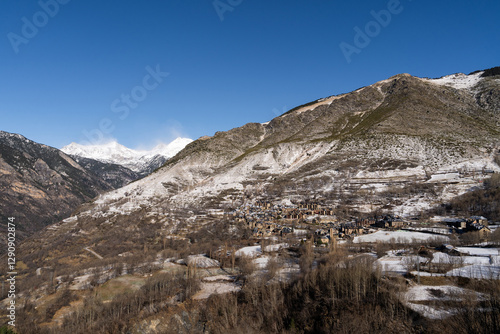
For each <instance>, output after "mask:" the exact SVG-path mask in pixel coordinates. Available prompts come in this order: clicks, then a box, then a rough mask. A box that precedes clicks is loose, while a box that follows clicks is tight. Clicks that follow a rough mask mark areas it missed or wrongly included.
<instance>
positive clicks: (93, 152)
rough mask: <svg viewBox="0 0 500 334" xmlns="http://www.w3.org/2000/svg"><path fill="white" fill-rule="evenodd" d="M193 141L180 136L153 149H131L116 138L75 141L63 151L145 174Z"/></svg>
mask: <svg viewBox="0 0 500 334" xmlns="http://www.w3.org/2000/svg"><path fill="white" fill-rule="evenodd" d="M192 141H193V140H192V139H189V138H181V137H178V138H176V139H175V140H173V141H172V142H170V143H168V144H165V143H160V144H158V145H156V146H155V147H154V148H152V149H151V150H134V149H130V148H128V147H126V146H123V145H121V144H119V143H118V142H117V141H116V140H113V141H109V142H106V143H103V144H95V145H82V144H77V143H74V142H73V143H71V144H69V145H66V146H64V147H63V148H61V151H63V152H65V153H66V154H68V155H70V156H72V157H81V158H87V159H93V160H97V161H100V162H104V163H111V164H117V165H121V166H123V167H126V168H128V169H130V170H132V171H134V172H136V173H138V174H139V175H140V176H145V175H147V174H149V173H151V172H152V171H153V170H155V169H157V168H159V167H160V166H162V165H163V164H164V163H165V162H166V161H167V160H168V159H169V158H171V157H172V156H174V155H175V154H177V152H179V151H180V150H182V149H183V148H184V147H185V146H186V145H187V144H189V143H190V142H192Z"/></svg>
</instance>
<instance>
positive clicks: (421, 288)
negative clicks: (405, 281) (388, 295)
mask: <svg viewBox="0 0 500 334" xmlns="http://www.w3.org/2000/svg"><path fill="white" fill-rule="evenodd" d="M464 296H467V297H468V298H470V297H471V296H476V298H482V296H481V295H480V294H479V293H477V292H474V291H472V290H467V289H463V288H459V287H456V286H451V285H440V286H432V285H414V286H412V287H411V288H409V289H408V291H407V292H406V293H405V294H404V296H403V298H402V299H403V302H404V303H405V304H406V306H408V307H409V308H411V309H412V310H414V311H415V312H418V313H420V314H422V315H423V316H424V317H427V318H430V319H443V318H445V317H448V316H451V315H453V314H454V313H455V312H456V310H455V309H453V308H444V307H440V306H437V303H436V302H446V301H459V300H461V298H463V297H464ZM427 302H431V303H427Z"/></svg>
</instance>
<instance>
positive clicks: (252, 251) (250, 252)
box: [234, 246, 262, 257]
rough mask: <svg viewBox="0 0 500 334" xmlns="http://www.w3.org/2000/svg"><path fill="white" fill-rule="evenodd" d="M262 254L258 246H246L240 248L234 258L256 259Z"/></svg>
mask: <svg viewBox="0 0 500 334" xmlns="http://www.w3.org/2000/svg"><path fill="white" fill-rule="evenodd" d="M261 254H262V249H261V248H260V246H248V247H243V248H240V249H238V250H237V251H236V253H234V255H236V256H248V257H256V256H259V255H261Z"/></svg>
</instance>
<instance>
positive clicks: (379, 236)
mask: <svg viewBox="0 0 500 334" xmlns="http://www.w3.org/2000/svg"><path fill="white" fill-rule="evenodd" d="M431 240H439V241H440V242H447V241H449V240H450V238H448V237H446V236H442V235H434V234H429V233H421V232H409V231H377V232H375V233H371V234H365V235H361V236H357V237H354V243H361V242H402V243H409V242H428V241H431Z"/></svg>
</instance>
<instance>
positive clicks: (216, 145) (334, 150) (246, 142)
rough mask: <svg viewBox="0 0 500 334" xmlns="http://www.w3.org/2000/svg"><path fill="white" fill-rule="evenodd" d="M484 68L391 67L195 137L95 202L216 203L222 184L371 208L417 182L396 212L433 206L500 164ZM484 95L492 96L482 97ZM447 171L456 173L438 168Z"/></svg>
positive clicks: (494, 87) (226, 189)
mask: <svg viewBox="0 0 500 334" xmlns="http://www.w3.org/2000/svg"><path fill="white" fill-rule="evenodd" d="M482 74H483V72H477V73H474V74H471V75H462V74H457V75H451V76H447V77H444V78H441V79H434V80H433V79H421V78H417V77H413V76H411V75H407V74H401V75H396V76H394V77H391V78H389V79H387V80H383V81H380V82H378V83H375V84H373V85H371V86H367V87H364V88H362V89H359V90H357V91H354V92H352V93H348V94H343V95H340V96H336V97H332V98H328V99H326V100H327V102H326V104H325V103H322V102H324V101H320V100H318V101H319V102H318V101H316V102H313V103H309V104H306V105H304V106H301V107H297V108H295V109H292V110H291V111H289V112H287V113H285V114H284V115H281V116H279V117H277V118H275V119H273V120H271V121H270V122H266V123H263V124H256V123H250V124H247V125H245V126H244V127H241V128H237V129H233V130H230V131H228V132H224V133H219V134H216V135H215V136H213V137H206V138H200V139H199V140H197V141H196V142H193V143H192V144H190V145H189V146H187V147H186V149H184V150H183V151H182V152H180V153H179V154H178V155H177V156H176V157H175V158H174V159H172V160H171V161H170V162H169V163H167V165H166V166H165V167H163V168H162V169H160V170H158V172H157V173H154V174H153V175H150V176H149V177H148V178H146V179H143V180H140V181H138V182H135V183H133V184H130V185H128V186H126V187H124V188H121V189H119V190H116V191H114V192H110V193H108V194H105V195H103V196H101V197H100V198H99V199H98V200H97V201H96V204H98V205H110V206H111V207H113V209H112V210H111V211H114V212H115V213H117V214H120V213H122V212H130V211H134V210H137V209H138V208H140V207H141V205H150V204H151V200H152V199H154V198H158V199H161V200H165V199H167V200H168V201H169V203H170V205H186V204H192V205H200V204H206V203H207V202H208V201H207V198H212V199H214V201H215V200H217V201H219V202H218V204H220V203H221V202H224V201H229V198H230V197H228V196H227V195H226V194H233V193H234V194H238V193H242V192H245V191H246V192H256V191H259V190H258V189H262V188H268V189H276V192H282V193H289V194H293V195H295V194H297V193H304V194H305V193H307V194H309V195H310V196H311V194H312V191H311V189H314V192H315V193H318V194H319V195H321V196H322V195H323V194H331V193H335V194H336V193H338V192H341V193H343V194H345V193H350V194H353V195H358V197H360V196H359V194H363V196H370V199H369V200H364V202H365V203H366V202H372V204H369V205H364V204H362V202H363V201H361V202H360V203H356V204H354V206H356V207H357V210H360V211H370V210H373V208H374V207H375V206H377V205H378V206H379V207H382V206H383V205H386V204H387V203H385V202H384V200H381V199H380V198H379V197H380V196H379V195H377V194H384V193H388V194H390V193H391V192H393V191H398V189H406V188H405V187H408V184H410V183H412V182H416V183H422V184H430V185H429V186H425V187H430V188H432V189H433V190H432V191H430V193H429V194H426V195H425V196H424V197H422V194H415V196H413V197H411V196H410V197H408V198H407V199H405V200H402V199H401V198H400V199H399V200H398V201H395V202H394V203H392V202H391V205H394V208H395V209H397V210H398V213H401V214H411V213H413V212H417V211H418V210H421V209H427V208H430V207H432V206H433V205H435V204H436V203H440V202H441V201H442V200H448V199H449V198H451V197H453V196H457V195H459V194H462V193H464V192H466V191H468V190H469V189H472V188H474V187H479V186H481V182H482V180H483V179H484V177H485V176H481V177H478V175H483V174H484V173H485V171H487V170H489V171H496V172H498V171H500V168H499V166H498V165H497V164H496V163H495V162H494V157H495V156H496V154H497V153H498V149H499V147H498V145H499V143H500V131H499V129H498V128H497V127H496V126H494V124H495V122H496V121H498V108H497V107H496V105H497V102H498V99H497V97H496V96H497V95H496V94H497V93H496V92H498V90H499V85H498V81H497V80H498V79H497V77H495V78H485V77H481V75H482ZM439 86H444V87H446V89H444V90H443V88H441V87H439ZM448 88H449V89H448ZM454 89H458V90H459V91H458V92H457V91H455V90H454ZM481 96H492V97H493V98H492V99H484V101H485V102H484V104H481V101H482V100H481ZM326 100H325V101H326ZM487 110H491V112H489V111H488V112H487ZM446 173H455V174H454V175H456V176H457V177H456V179H453V180H448V179H447V178H440V176H441V174H446ZM422 187H424V186H422ZM410 188H411V186H410ZM408 191H409V190H408ZM409 192H410V191H409ZM410 193H411V192H410ZM221 194H222V196H220V195H221ZM367 194H371V195H367ZM339 197H341V196H340V195H339ZM360 198H361V197H360ZM372 198H373V199H372ZM125 200H126V201H127V202H126V203H125V204H124V205H122V204H118V205H117V204H116V203H122V202H120V201H125ZM214 203H215V202H214ZM373 203H376V204H373ZM215 205H217V204H215ZM339 205H340V203H339ZM387 205H388V204H387ZM110 213H111V212H110Z"/></svg>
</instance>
